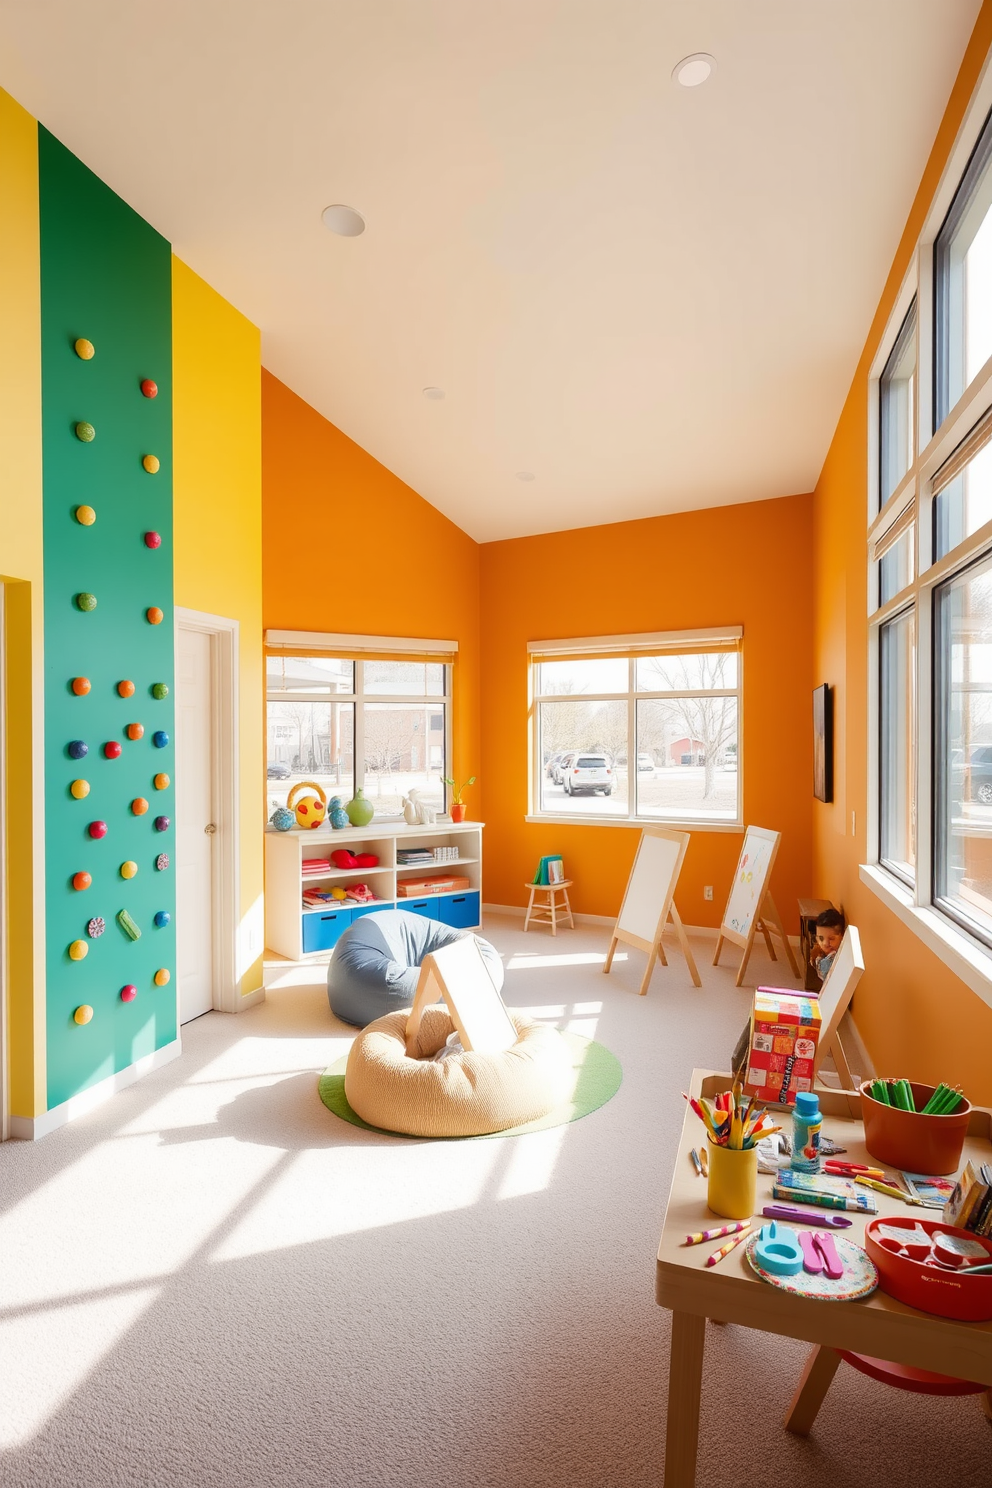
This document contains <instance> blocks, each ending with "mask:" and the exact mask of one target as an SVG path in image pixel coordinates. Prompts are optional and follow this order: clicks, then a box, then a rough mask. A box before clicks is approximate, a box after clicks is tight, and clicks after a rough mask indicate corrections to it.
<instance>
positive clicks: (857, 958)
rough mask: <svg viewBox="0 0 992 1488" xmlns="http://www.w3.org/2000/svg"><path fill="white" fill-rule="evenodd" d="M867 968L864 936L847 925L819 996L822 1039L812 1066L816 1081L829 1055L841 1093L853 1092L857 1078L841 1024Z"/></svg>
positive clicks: (853, 927) (852, 926)
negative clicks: (863, 949) (848, 1059)
mask: <svg viewBox="0 0 992 1488" xmlns="http://www.w3.org/2000/svg"><path fill="white" fill-rule="evenodd" d="M864 969H865V963H864V958H863V956H862V954H861V937H860V936H859V935H858V932H857V928H856V927H855V926H854V925H848V927H847V929H846V930H845V931H844V939H843V940H842V941H841V943H840V946H839V947H838V949H837V955H836V956H835V957H834V964H833V965H832V966H831V968H830V970H829V971H828V972H827V976H826V980H825V981H824V983H823V986H822V987H821V988H820V991H819V995H818V997H817V1001H818V1002H819V1004H820V1038H819V1042H818V1044H817V1048H816V1052H817V1059H816V1062H815V1064H814V1066H813V1076H814V1079H815V1078H816V1075H817V1071H818V1069H819V1064H820V1056H822V1055H823V1054H827V1053H829V1054H830V1057H831V1058H832V1059H833V1062H834V1068H835V1069H836V1071H837V1077H838V1079H839V1080H840V1083H841V1089H842V1090H853V1089H854V1077H853V1076H852V1074H851V1066H850V1065H849V1064H848V1062H847V1055H846V1054H845V1052H844V1046H843V1044H842V1043H841V1041H840V1024H841V1019H842V1018H843V1016H844V1014H845V1013H846V1012H847V1010H848V1008H849V1007H850V1003H851V998H852V997H853V996H854V989H855V987H856V986H857V985H858V983H859V981H860V980H861V974H862V972H863V971H864Z"/></svg>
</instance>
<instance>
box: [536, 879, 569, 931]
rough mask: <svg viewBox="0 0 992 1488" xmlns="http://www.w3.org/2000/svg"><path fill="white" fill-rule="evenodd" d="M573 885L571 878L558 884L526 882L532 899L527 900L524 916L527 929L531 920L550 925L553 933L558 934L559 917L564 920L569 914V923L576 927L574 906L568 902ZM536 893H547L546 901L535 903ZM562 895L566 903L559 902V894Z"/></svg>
mask: <svg viewBox="0 0 992 1488" xmlns="http://www.w3.org/2000/svg"><path fill="white" fill-rule="evenodd" d="M571 887H572V880H571V879H570V878H563V879H562V881H561V883H556V884H536V883H528V884H524V888H525V889H530V899H529V900H528V902H527V913H526V915H525V916H524V929H525V930H527V929H528V928H529V926H530V922H531V920H533V921H534V922H535V924H538V925H550V926H551V934H552V935H557V934H558V917H559V916H561V918H562V919H563V920H564V918H565V916H566V915H567V916H568V923H569V924H570V925H571V927H572V929H573V930H574V929H575V921H574V920H573V919H572V906H571V905H570V904H569V902H568V890H569V889H570V888H571ZM535 894H546V895H547V899H546V900H545V902H544V903H538V904H535V903H534V895H535ZM559 894H560V895H561V897H562V899H563V901H564V903H562V904H559V903H558V895H559Z"/></svg>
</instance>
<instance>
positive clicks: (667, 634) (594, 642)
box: [527, 625, 744, 661]
mask: <svg viewBox="0 0 992 1488" xmlns="http://www.w3.org/2000/svg"><path fill="white" fill-rule="evenodd" d="M743 639H744V627H743V626H742V625H719V626H714V627H712V628H711V629H706V630H659V631H652V632H649V633H646V634H641V635H615V636H584V637H582V636H571V637H568V638H566V639H564V640H555V641H552V640H547V641H528V642H527V651H528V654H529V656H530V659H531V660H532V661H581V660H584V659H586V658H589V657H593V656H617V657H627V658H629V657H632V656H633V657H636V656H660V655H663V654H664V653H665V652H666V651H667V652H670V653H672V654H673V655H679V656H687V655H690V654H693V653H697V654H698V653H700V652H702V653H705V652H708V651H740V649H741V647H742V644H743Z"/></svg>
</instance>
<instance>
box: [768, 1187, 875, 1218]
mask: <svg viewBox="0 0 992 1488" xmlns="http://www.w3.org/2000/svg"><path fill="white" fill-rule="evenodd" d="M789 1192H790V1193H794V1194H795V1196H796V1198H797V1199H798V1198H801V1199H802V1202H803V1203H804V1204H815V1205H816V1206H817V1208H818V1209H848V1210H853V1211H854V1212H855V1213H856V1214H874V1212H875V1210H874V1209H873V1208H869V1203H870V1202H871V1201H870V1200H869V1198H868V1195H867V1194H865V1195H864V1196H862V1195H861V1194H857V1195H856V1196H855V1197H854V1198H853V1199H846V1198H844V1196H843V1194H832V1193H812V1192H810V1191H808V1190H807V1189H805V1188H795V1189H790V1190H789Z"/></svg>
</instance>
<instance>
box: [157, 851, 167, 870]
mask: <svg viewBox="0 0 992 1488" xmlns="http://www.w3.org/2000/svg"><path fill="white" fill-rule="evenodd" d="M168 866H169V854H168V853H159V855H158V857H157V858H156V859H155V867H156V869H157V870H158V872H159V873H161V872H162V870H163V869H165V868H168Z"/></svg>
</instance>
